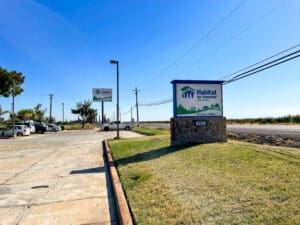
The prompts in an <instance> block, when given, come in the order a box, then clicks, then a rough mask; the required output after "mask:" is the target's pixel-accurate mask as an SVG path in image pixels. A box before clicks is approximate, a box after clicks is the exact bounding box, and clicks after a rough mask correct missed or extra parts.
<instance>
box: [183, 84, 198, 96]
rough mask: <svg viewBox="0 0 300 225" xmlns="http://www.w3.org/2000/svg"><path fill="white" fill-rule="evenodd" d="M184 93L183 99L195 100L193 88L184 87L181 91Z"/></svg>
mask: <svg viewBox="0 0 300 225" xmlns="http://www.w3.org/2000/svg"><path fill="white" fill-rule="evenodd" d="M180 90H181V91H182V95H181V96H182V97H183V98H194V95H195V92H196V91H195V89H194V88H191V87H189V86H184V87H183V88H181V89H180Z"/></svg>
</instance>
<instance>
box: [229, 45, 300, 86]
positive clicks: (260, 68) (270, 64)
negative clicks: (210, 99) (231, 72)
mask: <svg viewBox="0 0 300 225" xmlns="http://www.w3.org/2000/svg"><path fill="white" fill-rule="evenodd" d="M299 56H300V50H297V51H294V52H292V53H289V54H287V55H285V56H282V57H280V58H277V59H275V60H272V61H271V62H268V63H265V64H263V65H260V66H257V67H255V68H253V69H250V70H248V71H246V72H243V73H240V74H238V75H236V76H234V77H233V78H231V79H228V80H226V81H225V82H224V85H225V84H229V83H232V82H234V81H237V80H240V79H242V78H245V77H248V76H251V75H253V74H255V73H258V72H261V71H263V70H266V69H269V68H272V67H274V66H277V65H280V64H282V63H285V62H288V61H290V60H292V59H295V58H298V57H299ZM273 57H274V56H271V57H269V58H273ZM256 64H258V63H256ZM249 67H250V66H249ZM242 71H243V70H242Z"/></svg>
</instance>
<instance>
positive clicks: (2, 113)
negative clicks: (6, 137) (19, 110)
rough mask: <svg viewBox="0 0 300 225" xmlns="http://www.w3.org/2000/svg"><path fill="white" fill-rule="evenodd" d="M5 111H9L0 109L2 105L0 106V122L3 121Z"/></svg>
mask: <svg viewBox="0 0 300 225" xmlns="http://www.w3.org/2000/svg"><path fill="white" fill-rule="evenodd" d="M7 113H9V111H8V110H4V111H3V110H2V107H1V106H0V124H1V123H2V122H3V120H4V119H3V118H2V116H4V115H5V114H7Z"/></svg>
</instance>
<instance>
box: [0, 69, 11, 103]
mask: <svg viewBox="0 0 300 225" xmlns="http://www.w3.org/2000/svg"><path fill="white" fill-rule="evenodd" d="M8 81H9V72H8V71H7V70H6V69H3V68H2V67H0V96H4V97H6V98H7V97H9V95H10V87H9V85H8Z"/></svg>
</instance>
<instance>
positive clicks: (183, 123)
mask: <svg viewBox="0 0 300 225" xmlns="http://www.w3.org/2000/svg"><path fill="white" fill-rule="evenodd" d="M225 141H226V118H225V117H186V118H180V117H179V118H171V145H172V146H175V145H184V144H189V143H190V144H192V143H211V142H225Z"/></svg>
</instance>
